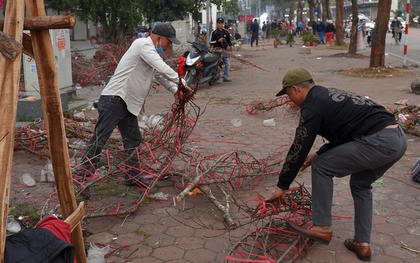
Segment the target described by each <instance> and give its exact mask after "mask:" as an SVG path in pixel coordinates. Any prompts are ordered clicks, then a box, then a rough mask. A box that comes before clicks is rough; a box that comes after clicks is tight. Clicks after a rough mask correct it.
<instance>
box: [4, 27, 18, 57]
mask: <svg viewBox="0 0 420 263" xmlns="http://www.w3.org/2000/svg"><path fill="white" fill-rule="evenodd" d="M22 48H23V46H22V44H21V43H19V42H17V41H16V40H14V39H13V38H11V37H9V36H8V35H6V34H5V33H4V32H1V31H0V52H1V53H2V54H3V55H5V56H6V57H7V58H8V59H10V60H14V59H15V57H16V56H18V55H19V54H22Z"/></svg>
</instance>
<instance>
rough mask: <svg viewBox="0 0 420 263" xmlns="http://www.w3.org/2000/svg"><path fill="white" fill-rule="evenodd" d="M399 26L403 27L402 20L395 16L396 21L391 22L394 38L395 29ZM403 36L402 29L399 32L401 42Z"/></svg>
mask: <svg viewBox="0 0 420 263" xmlns="http://www.w3.org/2000/svg"><path fill="white" fill-rule="evenodd" d="M397 27H399V28H401V29H402V28H403V26H402V24H401V22H400V21H399V20H398V17H394V21H392V22H391V31H392V37H393V38H395V31H394V29H395V28H397ZM401 36H402V32H401V31H400V32H399V33H398V40H399V41H400V42H401Z"/></svg>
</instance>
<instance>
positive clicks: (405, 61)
mask: <svg viewBox="0 0 420 263" xmlns="http://www.w3.org/2000/svg"><path fill="white" fill-rule="evenodd" d="M405 12H406V13H407V17H406V22H405V41H404V61H403V66H407V43H408V27H409V25H410V0H407V4H406V7H405Z"/></svg>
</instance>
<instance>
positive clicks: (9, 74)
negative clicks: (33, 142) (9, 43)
mask: <svg viewBox="0 0 420 263" xmlns="http://www.w3.org/2000/svg"><path fill="white" fill-rule="evenodd" d="M24 14H25V4H24V0H15V1H8V3H7V6H6V12H5V21H6V23H5V25H4V30H3V32H4V33H5V34H6V35H8V36H10V37H11V38H13V39H14V40H16V41H17V42H19V43H21V42H22V32H23V19H24ZM20 56H21V54H19V55H18V56H17V57H16V59H15V60H13V61H11V60H10V59H8V58H6V57H5V56H4V55H2V54H0V110H1V112H2V116H1V118H0V175H1V176H0V195H1V196H0V198H1V201H0V262H4V247H5V245H6V225H7V215H8V212H9V197H10V181H11V174H12V161H13V148H14V141H15V138H14V137H15V136H14V135H15V129H16V113H17V102H18V91H19V78H20V67H21V59H20Z"/></svg>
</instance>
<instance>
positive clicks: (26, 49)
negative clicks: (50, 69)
mask: <svg viewBox="0 0 420 263" xmlns="http://www.w3.org/2000/svg"><path fill="white" fill-rule="evenodd" d="M22 44H23V53H25V54H26V55H28V56H30V57H31V58H33V57H34V50H33V48H32V40H31V36H30V35H27V34H23V40H22Z"/></svg>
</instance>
